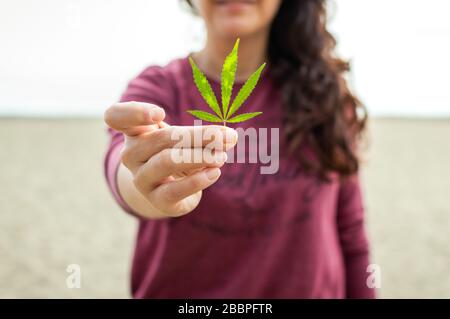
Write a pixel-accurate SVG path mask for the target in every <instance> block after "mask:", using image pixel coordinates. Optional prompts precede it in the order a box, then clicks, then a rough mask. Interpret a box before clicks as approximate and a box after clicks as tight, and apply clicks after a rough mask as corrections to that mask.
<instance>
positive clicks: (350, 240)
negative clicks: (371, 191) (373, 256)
mask: <svg viewBox="0 0 450 319" xmlns="http://www.w3.org/2000/svg"><path fill="white" fill-rule="evenodd" d="M337 224H338V229H339V239H340V242H341V247H342V252H343V256H344V262H345V273H346V274H345V275H346V297H347V298H364V299H365V298H375V289H373V288H369V287H368V286H367V284H366V281H367V278H368V276H369V273H368V272H367V266H368V265H369V243H368V240H367V235H366V231H365V225H364V204H363V195H362V190H361V185H360V179H359V176H357V175H355V176H352V177H350V178H348V179H346V180H344V181H343V182H342V183H341V186H340V190H339V199H338V214H337Z"/></svg>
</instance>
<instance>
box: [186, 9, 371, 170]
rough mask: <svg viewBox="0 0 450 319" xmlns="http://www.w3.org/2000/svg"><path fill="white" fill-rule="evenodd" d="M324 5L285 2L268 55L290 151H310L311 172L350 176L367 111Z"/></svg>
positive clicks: (306, 162) (307, 162)
mask: <svg viewBox="0 0 450 319" xmlns="http://www.w3.org/2000/svg"><path fill="white" fill-rule="evenodd" d="M186 1H187V2H188V4H190V1H189V0H186ZM326 4H327V0H301V1H298V0H283V1H282V2H281V5H280V8H279V10H278V13H277V14H276V16H275V18H274V21H273V22H272V25H271V29H270V37H269V44H268V57H269V62H270V67H271V72H272V74H273V76H274V78H275V82H276V83H277V84H278V85H279V87H280V89H281V92H282V96H283V105H284V108H285V111H284V123H285V132H286V139H287V141H288V144H289V147H290V149H291V151H293V152H301V150H305V147H306V148H309V149H310V150H312V152H313V154H314V159H312V158H311V157H308V156H305V155H304V154H299V160H300V162H301V163H302V164H303V166H304V167H305V168H306V169H307V170H308V171H312V172H314V173H318V174H319V175H320V176H322V177H324V178H326V177H327V176H328V174H329V173H330V172H334V173H338V174H339V175H340V176H341V177H346V176H350V175H353V174H355V173H356V172H357V171H358V168H359V159H358V155H357V148H356V146H357V142H358V140H359V139H360V137H361V136H362V133H363V132H364V129H365V126H366V122H367V112H366V109H365V107H364V106H363V105H362V104H361V103H360V101H359V100H358V99H357V98H356V97H355V96H354V95H353V94H352V93H351V92H350V90H349V88H348V85H347V83H346V80H345V78H344V75H345V73H346V72H348V71H349V70H350V66H349V63H348V62H346V61H344V60H342V59H340V58H339V57H337V56H336V54H335V47H336V40H335V38H334V37H333V35H332V34H331V33H330V32H328V30H327V11H326V9H327V7H326ZM190 5H191V4H190Z"/></svg>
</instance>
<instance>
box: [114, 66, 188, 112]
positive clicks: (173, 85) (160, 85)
mask: <svg viewBox="0 0 450 319" xmlns="http://www.w3.org/2000/svg"><path fill="white" fill-rule="evenodd" d="M187 59H188V58H187V57H184V58H177V59H174V60H172V61H170V62H169V63H167V64H165V65H150V66H147V67H146V68H145V69H144V70H142V71H141V72H140V73H139V74H138V75H137V76H136V77H134V78H133V79H132V80H131V81H129V83H128V86H127V88H126V90H125V92H124V93H123V95H122V97H121V101H122V102H124V101H139V102H146V103H154V104H158V105H160V106H163V107H174V105H175V104H176V101H174V99H175V98H176V96H177V91H179V90H180V89H181V87H182V86H184V82H185V81H186V79H187V78H189V77H187V76H186V72H187V71H188V70H189V69H188V60H187Z"/></svg>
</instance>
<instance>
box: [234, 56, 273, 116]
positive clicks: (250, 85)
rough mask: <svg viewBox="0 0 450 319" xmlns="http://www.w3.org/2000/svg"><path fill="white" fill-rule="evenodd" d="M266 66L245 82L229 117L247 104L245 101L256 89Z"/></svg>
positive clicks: (263, 65) (261, 67)
mask: <svg viewBox="0 0 450 319" xmlns="http://www.w3.org/2000/svg"><path fill="white" fill-rule="evenodd" d="M265 66H266V64H265V63H264V64H262V65H261V66H260V67H259V68H258V70H256V71H255V72H254V73H253V74H252V75H251V76H250V77H249V78H248V80H247V81H246V82H245V84H244V85H243V86H242V88H241V89H240V90H239V93H238V95H237V96H236V98H235V99H234V101H233V104H231V108H230V111H229V113H228V115H227V117H230V116H231V115H233V114H234V113H235V112H236V111H237V110H238V109H239V108H240V107H241V105H242V103H244V102H245V100H246V99H247V98H248V96H249V95H250V93H252V91H253V89H254V88H255V86H256V84H257V83H258V80H259V77H260V75H261V72H262V70H263V69H264V67H265Z"/></svg>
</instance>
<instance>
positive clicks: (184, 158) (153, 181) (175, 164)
mask: <svg viewBox="0 0 450 319" xmlns="http://www.w3.org/2000/svg"><path fill="white" fill-rule="evenodd" d="M226 160H227V154H226V153H225V152H220V151H219V152H217V151H214V150H211V149H206V148H205V149H202V148H195V149H165V150H163V151H161V152H159V153H158V154H156V155H155V156H153V157H152V158H150V160H149V161H148V162H147V163H145V164H144V165H142V166H141V167H140V168H139V169H138V170H137V172H136V174H135V178H134V184H135V185H136V187H137V188H138V189H139V190H140V191H141V192H142V193H144V194H149V193H150V192H151V191H153V190H154V189H155V188H156V187H158V186H159V185H161V184H162V181H164V180H167V178H168V177H170V176H174V175H181V174H182V173H183V172H186V171H193V170H196V169H199V168H204V167H221V166H223V165H224V164H225V162H226Z"/></svg>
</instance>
